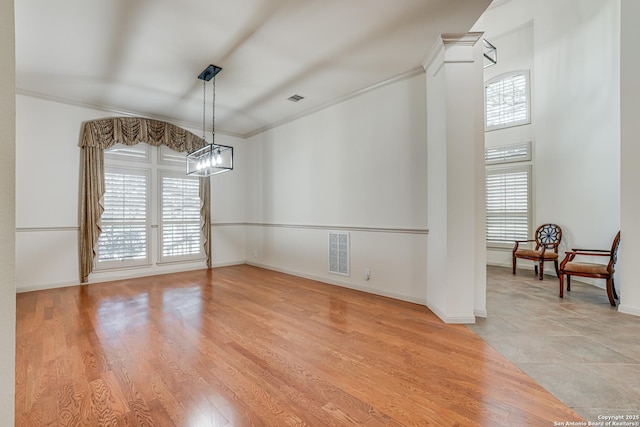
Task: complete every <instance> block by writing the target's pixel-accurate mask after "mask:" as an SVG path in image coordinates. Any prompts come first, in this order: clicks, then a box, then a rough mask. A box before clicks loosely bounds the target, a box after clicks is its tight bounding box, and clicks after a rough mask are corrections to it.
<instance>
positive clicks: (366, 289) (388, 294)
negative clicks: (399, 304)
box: [246, 261, 426, 305]
mask: <svg viewBox="0 0 640 427" xmlns="http://www.w3.org/2000/svg"><path fill="white" fill-rule="evenodd" d="M246 263H247V264H248V265H253V266H254V267H260V268H266V269H267V270H273V271H278V272H280V273H285V274H290V275H292V276H297V277H302V278H305V279H310V280H315V281H316V282H322V283H326V284H329V285H334V286H340V287H342V288H348V289H354V290H356V291H362V292H367V293H369V294H374V295H380V296H383V297H388V298H393V299H397V300H400V301H406V302H411V303H414V304H420V305H426V301H425V300H423V299H421V298H414V297H410V296H406V295H400V294H396V293H394V292H387V291H381V290H379V289H375V288H370V287H368V286H359V285H355V284H353V283H348V282H343V281H341V280H333V279H329V278H327V277H321V276H314V275H312V274H305V273H301V272H299V271H295V270H289V269H287V268H280V267H276V266H273V265H269V264H264V263H260V262H255V261H247V262H246Z"/></svg>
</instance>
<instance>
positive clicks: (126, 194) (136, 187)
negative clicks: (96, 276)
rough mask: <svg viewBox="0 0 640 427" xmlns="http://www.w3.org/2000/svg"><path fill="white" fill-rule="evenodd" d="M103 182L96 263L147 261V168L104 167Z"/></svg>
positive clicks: (127, 263) (116, 265)
mask: <svg viewBox="0 0 640 427" xmlns="http://www.w3.org/2000/svg"><path fill="white" fill-rule="evenodd" d="M104 181H105V194H104V199H103V205H104V212H103V214H102V233H101V234H100V238H99V239H98V257H97V262H98V263H99V264H101V265H102V266H103V267H126V266H134V265H141V264H148V263H149V173H148V171H145V170H134V169H124V168H112V167H105V174H104Z"/></svg>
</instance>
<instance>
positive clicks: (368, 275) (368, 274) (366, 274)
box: [364, 268, 371, 280]
mask: <svg viewBox="0 0 640 427" xmlns="http://www.w3.org/2000/svg"><path fill="white" fill-rule="evenodd" d="M370 278H371V270H369V269H368V268H365V269H364V280H369V279H370Z"/></svg>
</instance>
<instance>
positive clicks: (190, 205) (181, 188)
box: [159, 171, 203, 261]
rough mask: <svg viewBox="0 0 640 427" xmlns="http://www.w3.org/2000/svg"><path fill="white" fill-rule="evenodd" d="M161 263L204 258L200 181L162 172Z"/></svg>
mask: <svg viewBox="0 0 640 427" xmlns="http://www.w3.org/2000/svg"><path fill="white" fill-rule="evenodd" d="M159 181H160V198H161V202H160V246H161V249H160V258H159V260H160V261H168V260H171V261H177V260H185V259H191V258H194V256H195V258H196V259H198V258H202V256H203V247H202V237H201V236H202V233H201V230H200V204H201V203H200V180H199V178H194V177H188V176H185V175H184V172H183V173H182V174H180V173H176V172H168V171H160V180H159Z"/></svg>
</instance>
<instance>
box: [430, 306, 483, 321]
mask: <svg viewBox="0 0 640 427" xmlns="http://www.w3.org/2000/svg"><path fill="white" fill-rule="evenodd" d="M427 308H428V309H429V310H431V311H432V312H433V314H435V315H436V316H438V317H439V318H440V320H442V321H443V322H444V323H455V324H465V325H468V324H473V323H476V318H475V316H449V315H447V314H445V313H443V312H442V311H440V309H439V308H438V307H437V306H436V305H435V304H432V303H429V301H427ZM485 317H486V316H485Z"/></svg>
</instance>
